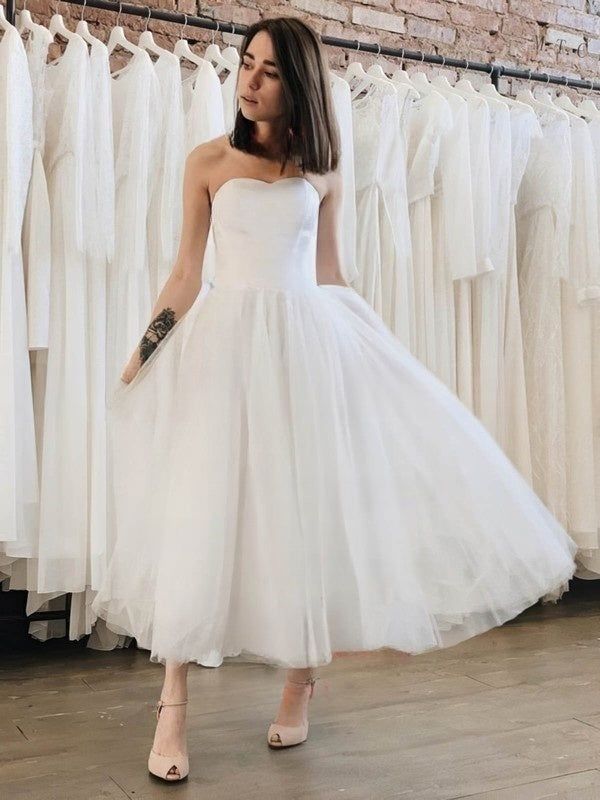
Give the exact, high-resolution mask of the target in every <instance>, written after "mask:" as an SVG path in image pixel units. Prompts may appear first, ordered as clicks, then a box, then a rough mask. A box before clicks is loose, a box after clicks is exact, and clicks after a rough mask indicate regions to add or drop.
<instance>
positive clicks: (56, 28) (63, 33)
mask: <svg viewBox="0 0 600 800" xmlns="http://www.w3.org/2000/svg"><path fill="white" fill-rule="evenodd" d="M48 30H49V31H50V35H51V36H52V38H53V39H55V38H56V37H57V36H60V37H62V38H63V39H66V40H67V42H70V41H72V40H73V39H78V38H79V34H78V33H75V32H74V31H70V30H69V29H68V28H67V26H66V25H65V21H64V19H63V18H62V14H53V15H52V18H51V19H50V24H49V25H48ZM57 60H58V59H57Z"/></svg>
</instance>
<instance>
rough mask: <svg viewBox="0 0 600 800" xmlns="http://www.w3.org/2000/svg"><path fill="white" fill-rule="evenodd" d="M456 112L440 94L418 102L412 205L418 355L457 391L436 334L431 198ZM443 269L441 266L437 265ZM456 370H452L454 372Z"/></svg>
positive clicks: (410, 131) (411, 153)
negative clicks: (443, 149)
mask: <svg viewBox="0 0 600 800" xmlns="http://www.w3.org/2000/svg"><path fill="white" fill-rule="evenodd" d="M452 124H453V122H452V111H451V110H450V106H449V105H448V102H447V101H446V100H445V99H444V98H443V96H442V95H441V94H440V93H439V92H436V91H433V92H431V93H429V94H426V95H424V96H423V97H422V98H419V99H418V100H415V101H414V102H413V104H412V110H411V113H410V117H409V119H408V125H407V131H406V139H407V160H408V165H407V169H408V178H407V181H408V186H407V191H408V202H409V219H410V227H411V242H412V254H413V274H414V299H413V303H414V316H415V337H414V347H413V350H412V352H413V354H414V355H416V356H417V358H418V359H420V361H422V363H423V364H425V366H426V367H427V368H428V369H430V370H431V371H432V372H433V373H434V374H436V375H437V376H438V377H439V378H440V379H441V380H444V379H446V380H447V381H448V387H449V388H454V387H455V383H456V382H455V379H454V375H452V376H451V375H450V370H449V368H448V367H449V365H448V364H446V369H445V370H444V369H443V368H442V366H441V365H440V366H439V367H438V359H439V357H440V355H441V353H440V352H439V350H438V339H439V332H438V331H437V330H436V296H435V281H434V275H435V271H436V265H435V264H434V259H433V228H432V207H431V204H432V198H433V196H434V194H435V192H436V188H437V191H440V190H441V176H440V155H441V144H442V140H443V138H444V136H446V135H447V134H448V133H449V132H450V130H451V129H452ZM438 269H439V265H438ZM453 370H454V368H453V367H452V371H453Z"/></svg>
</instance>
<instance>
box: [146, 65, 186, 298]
mask: <svg viewBox="0 0 600 800" xmlns="http://www.w3.org/2000/svg"><path fill="white" fill-rule="evenodd" d="M154 70H155V72H156V76H157V78H158V83H159V86H160V114H159V117H158V119H155V120H153V121H152V123H151V124H152V125H154V126H155V127H156V128H157V130H158V144H157V152H156V160H157V164H156V169H157V172H158V176H157V183H156V187H155V191H154V192H153V193H152V197H151V201H150V208H149V209H148V248H149V265H150V295H151V298H152V303H153V304H154V302H155V300H156V298H157V296H158V295H159V293H160V291H161V290H162V288H163V286H164V284H165V282H166V280H167V278H168V277H169V274H170V273H171V269H172V268H173V262H174V261H175V257H176V255H177V250H178V247H179V235H180V232H181V223H182V219H183V202H182V200H183V170H184V164H185V117H184V106H183V92H182V86H181V69H180V65H179V58H178V57H177V56H175V55H173V54H172V53H168V52H165V53H161V55H160V56H159V58H158V59H157V61H156V62H155V63H154Z"/></svg>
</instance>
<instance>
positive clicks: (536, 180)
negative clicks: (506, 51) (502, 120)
mask: <svg viewBox="0 0 600 800" xmlns="http://www.w3.org/2000/svg"><path fill="white" fill-rule="evenodd" d="M521 98H523V101H524V102H528V104H531V100H530V98H529V97H528V94H527V93H526V92H524V93H522V94H519V95H518V96H517V99H521ZM534 110H535V111H536V114H537V116H538V120H539V123H540V125H541V128H542V132H543V137H542V138H540V139H534V140H533V141H532V143H531V155H530V158H529V161H528V163H527V169H526V170H525V174H524V176H523V180H522V182H521V187H520V192H519V201H518V205H517V253H518V255H517V260H518V265H519V295H520V301H521V320H522V326H523V346H524V353H525V377H526V386H527V405H528V412H529V428H530V430H529V433H530V440H531V456H532V472H533V486H534V489H535V490H536V492H537V494H538V495H539V496H540V497H541V498H542V500H543V501H544V502H545V503H546V505H547V506H548V508H549V509H550V510H551V511H552V513H553V514H554V515H555V516H556V517H557V519H559V520H560V522H561V523H562V524H563V525H566V524H567V478H566V441H565V438H566V432H565V393H564V368H563V352H562V323H561V287H560V283H561V279H566V278H567V277H568V272H569V225H570V210H571V209H570V206H571V182H572V156H571V130H570V126H569V119H568V117H567V115H566V113H565V112H564V111H560V110H558V109H551V108H549V107H544V108H542V107H541V106H540V105H539V104H535V108H534Z"/></svg>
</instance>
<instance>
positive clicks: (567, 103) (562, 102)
mask: <svg viewBox="0 0 600 800" xmlns="http://www.w3.org/2000/svg"><path fill="white" fill-rule="evenodd" d="M568 85H569V79H568V78H567V76H566V75H565V89H566V88H567V87H568ZM556 105H557V106H558V107H559V108H564V110H565V111H568V112H569V113H570V114H574V115H575V116H576V117H582V118H583V117H585V111H583V110H582V109H581V108H579V107H578V106H576V105H575V103H574V102H573V101H572V100H571V98H570V97H569V95H567V94H560V95H559V96H558V97H557V98H556Z"/></svg>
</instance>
